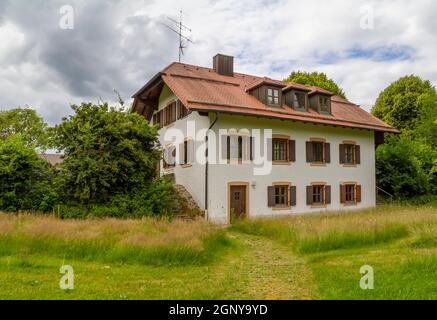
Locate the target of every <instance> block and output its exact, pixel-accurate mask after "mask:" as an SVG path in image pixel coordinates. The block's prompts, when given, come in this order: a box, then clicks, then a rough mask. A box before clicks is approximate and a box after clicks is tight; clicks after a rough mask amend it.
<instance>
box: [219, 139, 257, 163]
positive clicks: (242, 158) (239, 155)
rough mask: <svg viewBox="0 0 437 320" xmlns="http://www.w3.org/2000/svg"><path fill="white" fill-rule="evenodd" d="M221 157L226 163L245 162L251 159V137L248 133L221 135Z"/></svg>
mask: <svg viewBox="0 0 437 320" xmlns="http://www.w3.org/2000/svg"><path fill="white" fill-rule="evenodd" d="M221 146H222V147H221V150H222V151H221V159H222V160H227V162H228V163H231V162H232V163H233V164H235V163H239V164H241V163H245V162H248V161H251V160H252V152H253V145H252V137H250V136H249V135H246V134H245V133H244V134H243V133H242V134H241V135H240V134H237V131H235V134H230V135H227V136H225V135H224V136H221Z"/></svg>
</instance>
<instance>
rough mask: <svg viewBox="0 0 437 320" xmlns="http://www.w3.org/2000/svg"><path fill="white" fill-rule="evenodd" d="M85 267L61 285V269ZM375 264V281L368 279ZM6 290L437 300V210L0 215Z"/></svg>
mask: <svg viewBox="0 0 437 320" xmlns="http://www.w3.org/2000/svg"><path fill="white" fill-rule="evenodd" d="M62 265H71V266H72V267H73V269H74V275H75V278H74V286H75V288H74V290H61V289H60V288H59V281H60V279H61V277H62V274H60V271H59V269H60V267H61V266H62ZM363 265H369V266H371V267H372V268H373V270H374V289H373V290H363V289H361V288H360V286H359V281H360V278H361V276H362V275H361V274H360V268H361V266H363ZM0 288H1V289H2V290H0V299H437V208H435V207H432V206H409V205H402V206H401V205H382V206H379V207H377V208H374V209H367V210H361V211H356V212H347V213H344V212H343V213H329V214H314V215H307V216H289V217H281V218H269V219H267V218H266V219H257V220H247V221H242V222H240V223H237V224H234V225H232V226H229V227H223V226H216V225H212V224H208V223H205V222H203V221H180V220H173V221H169V220H164V219H161V220H158V219H151V218H148V219H142V220H117V219H93V220H60V219H58V218H55V217H53V216H44V215H32V214H19V215H17V214H7V213H1V214H0Z"/></svg>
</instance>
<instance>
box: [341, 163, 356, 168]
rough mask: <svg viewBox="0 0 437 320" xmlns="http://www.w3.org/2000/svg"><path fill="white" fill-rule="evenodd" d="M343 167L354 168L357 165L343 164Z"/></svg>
mask: <svg viewBox="0 0 437 320" xmlns="http://www.w3.org/2000/svg"><path fill="white" fill-rule="evenodd" d="M343 167H345V168H356V167H357V165H356V164H353V163H344V164H343Z"/></svg>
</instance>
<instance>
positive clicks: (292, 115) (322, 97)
mask: <svg viewBox="0 0 437 320" xmlns="http://www.w3.org/2000/svg"><path fill="white" fill-rule="evenodd" d="M133 111H134V112H138V113H139V114H142V115H144V116H145V117H146V118H147V119H148V120H149V121H150V122H151V124H152V125H157V126H159V128H160V129H159V141H160V144H161V148H162V150H163V160H162V161H161V164H160V172H161V174H162V175H167V174H171V175H174V178H175V181H176V183H177V184H179V185H182V186H184V187H185V189H186V190H187V191H188V192H189V193H190V194H191V195H192V197H193V199H194V200H195V201H196V202H197V204H198V205H199V207H200V208H201V209H202V210H205V216H206V218H207V219H208V220H209V221H213V222H217V223H229V222H232V220H234V219H239V218H244V217H248V218H250V217H262V216H272V215H290V214H303V213H308V212H318V211H325V210H329V211H334V210H352V209H360V208H366V207H373V206H375V203H376V192H375V187H376V185H375V145H376V144H378V143H381V142H382V137H383V133H384V132H397V130H396V129H395V128H393V127H391V126H389V125H387V124H385V123H384V122H382V121H381V120H379V119H377V118H375V117H373V116H372V115H370V114H369V113H367V112H366V111H364V110H363V109H361V108H360V107H359V106H357V105H355V104H353V103H351V102H349V101H347V100H345V99H343V98H340V97H337V96H334V95H333V94H332V93H330V92H329V91H326V90H323V89H321V88H317V87H309V86H303V85H300V84H296V83H288V82H283V81H278V80H274V79H270V78H267V77H257V76H252V75H247V74H240V73H235V72H234V70H233V58H232V57H229V56H224V55H217V56H215V57H214V59H213V68H204V67H198V66H192V65H186V64H181V63H173V64H171V65H169V66H168V67H166V68H165V69H164V70H162V71H161V72H159V73H158V74H157V75H156V76H155V77H153V78H152V79H151V80H150V81H149V82H148V83H147V84H146V85H145V86H144V87H143V88H141V89H140V90H139V91H138V92H137V93H136V94H135V95H134V105H133ZM206 155H207V156H206Z"/></svg>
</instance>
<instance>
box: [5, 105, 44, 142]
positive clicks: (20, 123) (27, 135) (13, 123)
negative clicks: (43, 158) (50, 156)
mask: <svg viewBox="0 0 437 320" xmlns="http://www.w3.org/2000/svg"><path fill="white" fill-rule="evenodd" d="M15 134H20V135H21V136H22V138H23V140H24V141H25V142H26V143H27V144H28V145H33V146H35V147H39V148H42V149H45V148H46V147H47V146H48V141H49V132H48V129H47V124H46V123H45V122H44V120H43V119H42V118H41V117H40V116H38V114H37V113H36V111H35V110H33V109H29V108H26V109H23V108H16V109H11V110H7V111H0V138H2V139H6V138H7V137H9V136H11V135H15Z"/></svg>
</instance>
